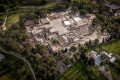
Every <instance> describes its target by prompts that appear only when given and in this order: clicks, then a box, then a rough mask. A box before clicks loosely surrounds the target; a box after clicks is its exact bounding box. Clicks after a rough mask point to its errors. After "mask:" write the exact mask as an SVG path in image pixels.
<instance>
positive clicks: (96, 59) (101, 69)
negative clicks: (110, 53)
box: [93, 54, 113, 80]
mask: <svg viewBox="0 0 120 80" xmlns="http://www.w3.org/2000/svg"><path fill="white" fill-rule="evenodd" d="M93 58H94V59H95V63H96V65H97V66H98V67H99V69H100V71H101V72H102V73H103V74H104V75H105V76H106V77H107V78H108V80H113V79H112V77H111V76H110V75H109V74H107V73H106V71H105V69H104V67H102V66H100V63H101V62H102V58H101V56H100V55H99V56H98V55H96V54H94V56H93Z"/></svg>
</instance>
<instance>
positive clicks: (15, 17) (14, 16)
mask: <svg viewBox="0 0 120 80" xmlns="http://www.w3.org/2000/svg"><path fill="white" fill-rule="evenodd" d="M24 14H25V13H24V12H20V13H15V14H12V15H10V16H8V18H7V21H6V26H7V27H10V26H11V25H12V24H13V23H16V22H18V21H19V17H20V15H24Z"/></svg>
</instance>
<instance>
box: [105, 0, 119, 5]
mask: <svg viewBox="0 0 120 80" xmlns="http://www.w3.org/2000/svg"><path fill="white" fill-rule="evenodd" d="M107 1H109V2H111V3H115V4H120V0H107Z"/></svg>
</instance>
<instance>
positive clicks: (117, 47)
mask: <svg viewBox="0 0 120 80" xmlns="http://www.w3.org/2000/svg"><path fill="white" fill-rule="evenodd" d="M102 47H103V48H104V49H105V50H107V51H109V52H111V53H112V54H114V55H116V54H120V40H115V41H112V42H110V43H107V44H103V45H102Z"/></svg>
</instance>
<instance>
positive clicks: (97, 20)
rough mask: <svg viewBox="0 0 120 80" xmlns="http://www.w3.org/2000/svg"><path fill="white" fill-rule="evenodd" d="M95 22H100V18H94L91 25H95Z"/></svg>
mask: <svg viewBox="0 0 120 80" xmlns="http://www.w3.org/2000/svg"><path fill="white" fill-rule="evenodd" d="M97 24H100V20H99V19H98V18H94V19H93V21H92V25H93V26H96V25H97Z"/></svg>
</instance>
